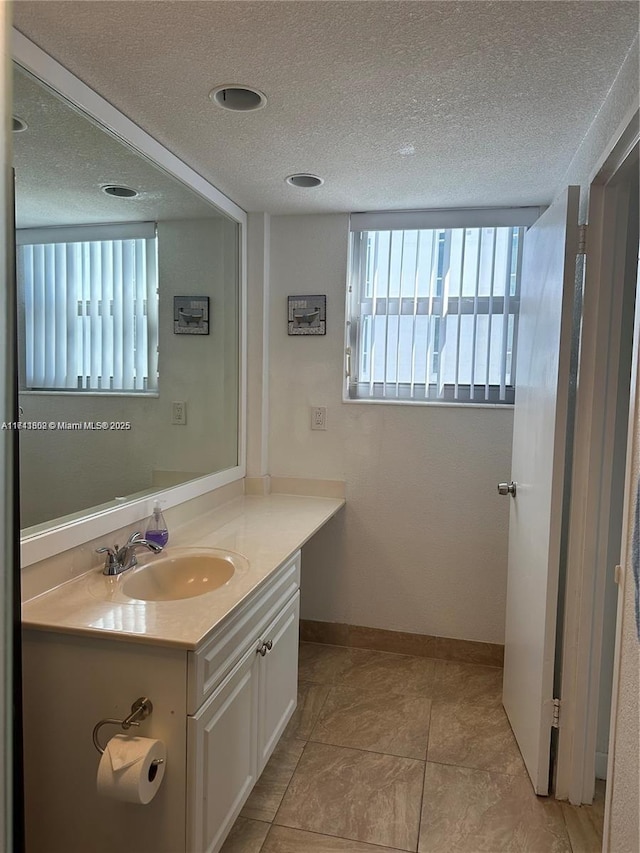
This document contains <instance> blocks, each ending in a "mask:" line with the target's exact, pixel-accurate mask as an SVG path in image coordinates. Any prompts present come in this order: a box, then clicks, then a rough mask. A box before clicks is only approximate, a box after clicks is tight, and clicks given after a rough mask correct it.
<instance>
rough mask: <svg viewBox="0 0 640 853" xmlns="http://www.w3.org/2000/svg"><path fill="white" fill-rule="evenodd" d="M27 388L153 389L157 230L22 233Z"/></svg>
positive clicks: (20, 288) (95, 228) (20, 267)
mask: <svg viewBox="0 0 640 853" xmlns="http://www.w3.org/2000/svg"><path fill="white" fill-rule="evenodd" d="M17 242H18V248H17V265H18V292H19V302H20V304H21V315H22V318H23V320H22V323H21V326H22V329H21V333H22V334H21V337H22V338H23V342H24V343H23V347H22V351H23V357H24V365H23V383H24V387H25V388H27V389H33V390H38V389H51V390H65V391H71V390H73V391H103V392H109V391H127V392H145V391H156V390H157V388H158V261H157V240H156V228H155V223H136V224H126V225H119V226H118V225H108V226H81V227H77V228H49V229H24V230H21V231H18V238H17Z"/></svg>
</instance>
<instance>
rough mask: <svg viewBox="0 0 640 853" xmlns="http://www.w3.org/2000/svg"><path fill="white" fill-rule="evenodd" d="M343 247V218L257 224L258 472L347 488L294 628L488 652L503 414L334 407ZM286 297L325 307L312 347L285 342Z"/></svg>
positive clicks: (502, 512)
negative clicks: (322, 419)
mask: <svg viewBox="0 0 640 853" xmlns="http://www.w3.org/2000/svg"><path fill="white" fill-rule="evenodd" d="M347 240H348V218H347V217H346V216H344V215H315V216H313V215H310V216H295V217H287V216H285V217H273V218H272V219H271V271H270V286H271V312H270V318H269V321H270V326H271V332H270V351H269V360H270V369H269V376H270V384H269V393H270V409H269V411H270V441H269V461H270V466H269V471H270V473H271V475H272V476H283V477H287V476H288V477H313V478H321V479H343V480H345V481H346V484H347V506H346V509H345V512H344V513H342V514H340V515H339V516H338V517H337V518H336V519H334V520H333V521H332V522H331V523H330V524H328V525H327V526H326V528H325V529H324V530H323V531H321V532H320V533H319V534H318V535H317V536H315V537H314V539H313V540H312V541H311V542H310V543H309V544H308V545H307V546H306V547H305V553H304V567H303V593H302V616H303V618H307V619H317V620H321V621H327V622H347V623H350V624H355V625H364V626H368V627H378V628H386V629H391V630H398V631H408V632H414V633H422V634H433V635H437V636H444V637H454V638H458V639H467V640H479V641H485V642H493V643H501V642H503V640H504V606H505V588H506V561H507V535H508V509H509V507H508V501H507V500H505V498H500V497H499V496H498V495H497V491H496V484H497V483H498V481H499V480H504V479H509V474H510V457H511V430H512V413H511V411H510V410H508V409H507V410H505V409H502V410H497V409H476V408H471V407H442V406H438V405H426V406H411V405H394V404H374V403H343V402H342V381H343V348H344V303H345V281H346V263H347ZM300 293H309V294H323V293H324V294H326V295H327V335H326V336H325V337H295V336H294V337H289V336H288V335H287V324H286V311H287V296H288V295H290V294H291V295H293V294H300ZM311 405H324V406H327V410H328V429H327V431H326V432H318V431H311V429H310V413H309V407H310V406H311Z"/></svg>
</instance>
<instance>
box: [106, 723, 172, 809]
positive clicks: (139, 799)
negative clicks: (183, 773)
mask: <svg viewBox="0 0 640 853" xmlns="http://www.w3.org/2000/svg"><path fill="white" fill-rule="evenodd" d="M166 758H167V750H166V748H165V745H164V743H163V742H162V741H161V740H153V739H152V738H147V737H128V736H127V735H115V737H112V738H111V740H110V741H109V742H108V743H107V745H106V747H105V750H104V752H103V753H102V758H101V759H100V764H99V765H98V778H97V786H98V793H99V794H100V795H101V796H103V797H110V798H111V799H113V800H120V801H121V802H123V803H140V804H142V805H146V804H147V803H150V802H151V800H152V799H153V798H154V797H155V795H156V794H157V793H158V789H159V787H160V785H161V783H162V778H163V776H164V770H165V767H166ZM158 761H161V763H160V764H157V763H155V764H154V762H158Z"/></svg>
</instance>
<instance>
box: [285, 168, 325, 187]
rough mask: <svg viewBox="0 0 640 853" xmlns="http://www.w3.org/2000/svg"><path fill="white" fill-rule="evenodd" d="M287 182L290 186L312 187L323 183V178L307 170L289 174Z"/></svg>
mask: <svg viewBox="0 0 640 853" xmlns="http://www.w3.org/2000/svg"><path fill="white" fill-rule="evenodd" d="M286 181H287V183H288V184H291V186H292V187H301V188H302V189H306V190H308V189H312V188H313V187H319V186H321V185H322V184H324V178H319V177H318V176H317V175H310V174H308V173H307V172H299V173H298V174H296V175H289V177H288V178H286Z"/></svg>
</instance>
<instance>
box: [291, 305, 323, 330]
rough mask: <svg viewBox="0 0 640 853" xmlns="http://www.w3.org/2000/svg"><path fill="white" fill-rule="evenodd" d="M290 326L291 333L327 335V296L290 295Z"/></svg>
mask: <svg viewBox="0 0 640 853" xmlns="http://www.w3.org/2000/svg"><path fill="white" fill-rule="evenodd" d="M287 302H288V309H289V313H288V327H287V331H288V334H290V335H326V333H327V297H326V296H289V297H287Z"/></svg>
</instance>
